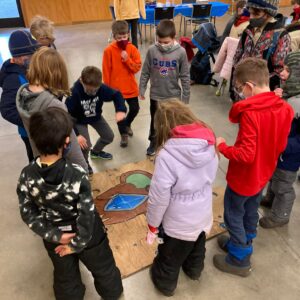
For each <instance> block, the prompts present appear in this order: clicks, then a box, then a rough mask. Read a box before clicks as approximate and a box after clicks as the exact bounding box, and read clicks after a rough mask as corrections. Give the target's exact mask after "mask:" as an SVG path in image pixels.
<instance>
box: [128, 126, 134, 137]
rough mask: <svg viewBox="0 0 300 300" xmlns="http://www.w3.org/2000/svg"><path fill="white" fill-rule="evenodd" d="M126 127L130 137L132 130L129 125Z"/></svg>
mask: <svg viewBox="0 0 300 300" xmlns="http://www.w3.org/2000/svg"><path fill="white" fill-rule="evenodd" d="M126 129H127V133H128V135H129V136H130V137H131V136H133V131H132V129H131V127H126Z"/></svg>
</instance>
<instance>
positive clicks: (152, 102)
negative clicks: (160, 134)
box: [148, 99, 158, 142]
mask: <svg viewBox="0 0 300 300" xmlns="http://www.w3.org/2000/svg"><path fill="white" fill-rule="evenodd" d="M157 104H158V101H156V100H153V99H150V116H151V121H150V132H149V138H148V139H149V141H150V142H154V139H155V129H154V116H155V113H156V110H157Z"/></svg>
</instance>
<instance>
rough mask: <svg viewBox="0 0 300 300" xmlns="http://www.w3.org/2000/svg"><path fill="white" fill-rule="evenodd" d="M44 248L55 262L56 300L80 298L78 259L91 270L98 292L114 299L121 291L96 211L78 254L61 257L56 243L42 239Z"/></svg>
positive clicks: (107, 243)
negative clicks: (88, 238) (88, 237)
mask: <svg viewBox="0 0 300 300" xmlns="http://www.w3.org/2000/svg"><path fill="white" fill-rule="evenodd" d="M44 245H45V248H46V250H47V252H48V255H49V257H50V258H51V260H52V263H53V266H54V284H53V288H54V293H55V298H56V299H57V300H82V299H83V298H84V293H85V286H84V285H83V283H82V281H81V276H80V270H79V260H80V261H81V262H82V263H83V264H84V265H85V266H86V267H87V269H88V270H89V271H90V272H91V273H92V275H93V278H94V285H95V288H96V290H97V292H98V294H99V295H100V296H101V297H102V298H103V299H104V300H106V299H109V300H116V299H118V298H119V296H120V295H121V294H122V292H123V286H122V281H121V274H120V271H119V269H118V268H117V267H116V264H115V260H114V257H113V254H112V251H111V249H110V247H109V242H108V238H107V236H106V232H105V228H104V225H103V223H102V220H101V219H100V217H99V215H98V213H95V224H94V232H93V236H92V239H91V241H90V242H89V244H88V246H87V248H85V250H83V251H82V252H80V253H79V254H71V255H66V256H64V257H60V256H59V255H57V254H56V253H55V252H54V249H55V248H56V247H57V244H53V243H49V242H47V241H45V240H44Z"/></svg>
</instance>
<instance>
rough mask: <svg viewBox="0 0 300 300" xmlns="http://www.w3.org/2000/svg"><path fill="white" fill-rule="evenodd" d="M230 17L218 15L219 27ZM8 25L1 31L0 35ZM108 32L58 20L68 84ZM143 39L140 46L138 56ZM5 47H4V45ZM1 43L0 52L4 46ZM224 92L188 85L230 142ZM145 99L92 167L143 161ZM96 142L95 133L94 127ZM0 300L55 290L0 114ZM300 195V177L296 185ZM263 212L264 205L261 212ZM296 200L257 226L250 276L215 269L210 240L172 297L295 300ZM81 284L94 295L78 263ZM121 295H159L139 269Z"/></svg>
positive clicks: (197, 106) (299, 275)
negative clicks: (194, 274)
mask: <svg viewBox="0 0 300 300" xmlns="http://www.w3.org/2000/svg"><path fill="white" fill-rule="evenodd" d="M226 20H228V16H226V17H224V18H223V19H222V20H218V21H217V27H218V29H219V30H220V31H221V29H222V28H224V24H225V22H226ZM9 32H10V31H8V30H5V31H4V30H2V31H0V38H1V37H2V38H3V37H5V36H6V34H7V33H9ZM109 35H110V23H92V24H84V25H74V26H63V27H58V28H57V30H56V37H57V42H56V45H57V48H58V50H59V51H60V52H61V53H62V54H63V56H64V57H65V59H66V61H67V64H68V69H69V74H70V82H73V81H74V80H76V79H77V78H78V77H79V75H80V71H81V69H82V68H83V67H84V66H86V65H96V66H99V67H100V66H101V58H102V53H103V49H104V47H105V46H106V43H107V39H108V37H109ZM147 47H148V44H146V45H144V44H143V45H142V46H141V48H140V49H141V53H142V56H143V57H145V52H146V49H147ZM1 49H2V48H1ZM1 49H0V51H1ZM228 99H229V98H228V96H227V95H225V96H222V97H216V96H215V88H214V87H210V86H193V87H192V88H191V102H190V106H191V108H192V109H193V111H194V112H195V113H196V114H197V115H198V116H199V117H200V118H201V119H202V120H203V121H205V122H207V123H208V124H210V125H211V126H212V127H213V129H214V130H215V132H216V135H222V136H224V137H225V138H226V139H227V140H228V142H229V143H233V142H234V140H235V136H236V132H237V127H236V126H233V125H231V124H230V123H229V121H228V117H227V115H228V111H229V109H230V105H231V103H230V101H229V100H228ZM104 116H105V117H106V119H107V120H108V121H109V123H110V125H111V126H112V128H113V130H114V131H115V132H116V133H117V126H116V124H115V123H114V114H113V107H112V105H111V104H105V106H104ZM149 120H150V118H149V98H148V97H147V98H146V100H145V101H141V111H140V113H139V115H138V117H137V119H136V120H135V122H134V125H133V130H134V137H133V138H132V139H130V145H129V147H128V148H127V149H121V148H120V147H119V137H118V135H117V134H116V138H115V141H114V143H113V144H112V145H110V146H108V147H107V148H106V149H107V150H108V151H111V152H112V153H113V155H114V159H113V160H112V161H109V162H101V161H100V162H99V161H97V162H94V161H93V162H92V166H93V167H94V169H95V171H102V170H104V169H106V168H114V167H118V166H120V165H122V164H125V163H128V162H133V161H139V160H142V159H145V151H146V148H147V146H148V142H147V134H148V127H149ZM92 138H93V140H95V139H96V135H95V133H94V132H93V131H92ZM0 144H1V147H0V162H1V168H0V172H1V173H0V191H1V194H2V196H1V203H2V205H1V207H2V209H0V220H1V222H0V236H1V247H0V265H1V268H0V299H1V300H48V299H54V296H53V291H52V265H51V262H50V260H49V259H48V257H47V254H46V252H45V251H44V249H43V245H42V242H41V239H40V238H39V237H37V236H35V235H34V234H33V233H32V232H31V231H30V230H29V229H28V228H27V227H26V226H25V224H24V223H23V222H22V220H21V218H20V215H19V211H18V200H17V196H16V193H15V189H16V182H17V178H18V176H19V174H20V171H21V169H22V168H23V167H24V166H25V165H26V164H27V159H26V155H25V149H24V146H23V143H22V141H21V139H20V138H19V136H18V134H17V129H16V127H14V126H12V125H10V124H9V123H7V122H6V121H5V120H3V119H2V118H1V117H0ZM227 164H228V163H227V160H226V159H224V158H222V159H221V161H220V167H219V170H218V176H217V179H216V182H215V185H221V186H224V187H225V185H226V182H225V174H226V170H227ZM295 188H296V190H297V193H298V194H299V192H300V185H299V183H296V184H295ZM260 213H261V214H264V212H263V211H260ZM299 227H300V203H299V199H297V201H296V203H295V205H294V209H293V214H292V217H291V221H290V223H289V225H288V226H285V227H282V228H279V229H273V230H265V229H262V228H258V230H259V233H258V237H257V239H256V240H255V243H254V255H253V260H252V264H253V272H252V274H251V276H250V277H248V278H239V277H235V276H232V275H227V274H224V273H221V272H220V271H218V270H217V269H215V268H214V266H213V264H212V257H213V255H214V254H216V253H221V252H220V250H219V249H218V247H217V245H216V239H213V240H210V241H208V242H207V256H206V265H205V269H204V272H203V274H202V277H201V280H200V281H198V282H192V281H190V280H188V279H187V277H186V276H185V275H184V274H180V278H179V282H178V288H177V291H176V294H175V296H174V297H173V299H180V300H184V299H189V300H190V299H191V300H192V299H211V300H214V299H223V300H226V299H230V300H233V299H235V300H236V299H245V300H246V299H247V300H248V299H264V300H268V299H272V300H277V299H278V300H279V299H284V300H296V299H300V250H299V249H300V233H299ZM82 274H83V281H84V282H85V284H86V287H87V290H86V297H85V299H87V300H92V299H99V297H98V295H97V294H96V292H95V289H94V287H93V280H92V277H91V276H90V274H89V273H88V272H87V271H86V270H85V269H84V268H82ZM123 285H124V296H123V298H122V299H126V300H140V299H145V300H154V299H163V298H164V297H163V296H161V295H160V294H159V293H157V291H156V290H155V289H154V288H153V285H152V283H151V281H150V279H149V276H148V270H147V269H146V270H144V271H141V272H139V273H137V274H135V275H133V276H131V277H129V278H126V279H124V280H123Z"/></svg>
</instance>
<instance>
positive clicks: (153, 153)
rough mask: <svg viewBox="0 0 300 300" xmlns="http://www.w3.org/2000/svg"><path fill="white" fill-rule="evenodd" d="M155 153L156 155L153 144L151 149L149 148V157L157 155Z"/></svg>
mask: <svg viewBox="0 0 300 300" xmlns="http://www.w3.org/2000/svg"><path fill="white" fill-rule="evenodd" d="M155 153H156V151H155V147H154V143H153V142H151V143H150V145H149V147H148V148H147V155H148V156H153V155H155Z"/></svg>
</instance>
